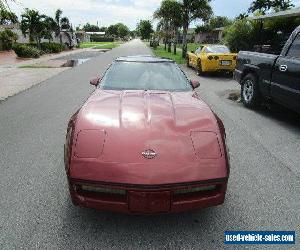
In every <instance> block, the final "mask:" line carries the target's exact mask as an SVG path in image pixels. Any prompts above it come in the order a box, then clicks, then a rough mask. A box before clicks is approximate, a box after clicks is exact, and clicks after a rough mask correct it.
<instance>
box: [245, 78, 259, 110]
mask: <svg viewBox="0 0 300 250" xmlns="http://www.w3.org/2000/svg"><path fill="white" fill-rule="evenodd" d="M241 99H242V102H243V104H244V105H245V106H246V107H247V108H251V109H256V108H258V107H259V106H260V104H261V101H262V97H261V94H260V92H259V87H258V80H257V77H256V76H255V75H254V74H251V73H250V74H248V75H246V76H245V77H244V79H243V81H242V86H241Z"/></svg>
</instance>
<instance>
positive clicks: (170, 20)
mask: <svg viewBox="0 0 300 250" xmlns="http://www.w3.org/2000/svg"><path fill="white" fill-rule="evenodd" d="M154 17H155V18H158V19H160V20H161V22H160V25H161V26H158V27H163V28H164V31H165V36H166V39H165V40H166V41H167V42H168V44H169V48H168V51H169V52H171V38H173V40H174V54H176V44H177V37H178V29H179V28H180V27H181V26H182V15H181V4H180V3H179V2H178V1H176V0H163V1H162V3H161V5H160V7H159V8H158V9H157V10H156V11H155V12H154ZM165 44H166V42H165ZM165 47H166V46H165Z"/></svg>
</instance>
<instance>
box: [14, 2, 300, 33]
mask: <svg viewBox="0 0 300 250" xmlns="http://www.w3.org/2000/svg"><path fill="white" fill-rule="evenodd" d="M160 2H161V0H16V3H13V2H12V3H10V9H11V10H12V11H14V12H16V13H17V14H18V15H20V14H21V13H22V11H23V10H24V8H32V9H36V10H39V11H40V12H41V13H44V14H46V15H49V16H54V12H55V10H56V9H58V8H60V9H62V11H63V15H64V16H67V17H69V19H70V21H71V23H72V24H73V26H74V27H76V26H78V25H83V24H85V23H87V22H89V23H91V24H97V22H98V25H99V26H108V25H110V24H115V23H118V22H122V23H124V24H126V25H127V26H128V27H129V28H130V29H131V30H134V29H135V27H136V24H137V22H138V21H139V20H141V19H152V15H153V12H154V11H155V10H156V9H157V8H158V7H159V5H160ZM251 2H252V0H212V1H211V6H212V8H213V11H214V14H215V15H216V16H227V17H229V18H234V17H236V16H237V15H239V14H240V13H243V12H246V11H247V9H248V8H249V6H250V3H251ZM292 2H293V4H294V5H295V6H296V7H300V0H293V1H292ZM197 24H199V22H196V23H193V24H192V25H191V26H195V25H197Z"/></svg>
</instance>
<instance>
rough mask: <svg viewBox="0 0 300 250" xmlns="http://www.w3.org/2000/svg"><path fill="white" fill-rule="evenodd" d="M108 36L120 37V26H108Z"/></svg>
mask: <svg viewBox="0 0 300 250" xmlns="http://www.w3.org/2000/svg"><path fill="white" fill-rule="evenodd" d="M107 34H108V35H110V36H113V37H117V36H118V26H117V25H115V24H113V25H110V26H108V28H107Z"/></svg>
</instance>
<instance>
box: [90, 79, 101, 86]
mask: <svg viewBox="0 0 300 250" xmlns="http://www.w3.org/2000/svg"><path fill="white" fill-rule="evenodd" d="M100 80H101V77H96V78H93V79H91V80H90V84H91V85H93V86H98V84H99V82H100Z"/></svg>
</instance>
